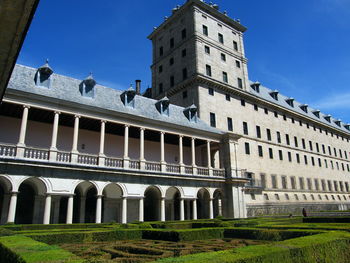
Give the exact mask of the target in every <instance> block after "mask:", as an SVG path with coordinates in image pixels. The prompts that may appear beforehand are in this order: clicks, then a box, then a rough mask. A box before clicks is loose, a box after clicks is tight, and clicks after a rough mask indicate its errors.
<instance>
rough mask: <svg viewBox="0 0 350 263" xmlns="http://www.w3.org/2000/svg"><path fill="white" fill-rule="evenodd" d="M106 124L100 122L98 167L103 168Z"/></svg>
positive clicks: (103, 121) (102, 121)
mask: <svg viewBox="0 0 350 263" xmlns="http://www.w3.org/2000/svg"><path fill="white" fill-rule="evenodd" d="M106 122H107V121H105V120H101V133H100V152H99V154H98V165H99V166H102V167H103V166H105V159H106V156H105V134H106Z"/></svg>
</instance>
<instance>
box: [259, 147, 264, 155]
mask: <svg viewBox="0 0 350 263" xmlns="http://www.w3.org/2000/svg"><path fill="white" fill-rule="evenodd" d="M258 154H259V156H260V157H263V156H264V153H263V148H262V146H261V145H258Z"/></svg>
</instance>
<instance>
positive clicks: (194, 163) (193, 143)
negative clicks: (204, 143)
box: [191, 137, 197, 175]
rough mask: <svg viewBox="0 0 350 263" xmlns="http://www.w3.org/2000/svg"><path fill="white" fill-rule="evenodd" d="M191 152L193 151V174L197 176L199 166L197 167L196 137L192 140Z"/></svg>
mask: <svg viewBox="0 0 350 263" xmlns="http://www.w3.org/2000/svg"><path fill="white" fill-rule="evenodd" d="M191 151H192V167H193V174H195V175H196V174H197V165H196V139H195V138H194V137H192V138H191Z"/></svg>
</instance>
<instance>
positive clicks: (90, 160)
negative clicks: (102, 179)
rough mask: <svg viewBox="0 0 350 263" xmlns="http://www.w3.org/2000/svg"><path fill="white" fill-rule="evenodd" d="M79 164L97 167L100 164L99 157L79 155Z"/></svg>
mask: <svg viewBox="0 0 350 263" xmlns="http://www.w3.org/2000/svg"><path fill="white" fill-rule="evenodd" d="M78 163H80V164H87V165H97V164H98V157H97V156H94V155H87V154H79V155H78Z"/></svg>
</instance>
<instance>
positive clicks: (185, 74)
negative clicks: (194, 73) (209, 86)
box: [182, 68, 187, 80]
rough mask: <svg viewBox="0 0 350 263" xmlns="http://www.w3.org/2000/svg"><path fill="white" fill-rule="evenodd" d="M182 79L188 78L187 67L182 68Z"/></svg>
mask: <svg viewBox="0 0 350 263" xmlns="http://www.w3.org/2000/svg"><path fill="white" fill-rule="evenodd" d="M182 79H183V80H185V79H187V68H184V69H182Z"/></svg>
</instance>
